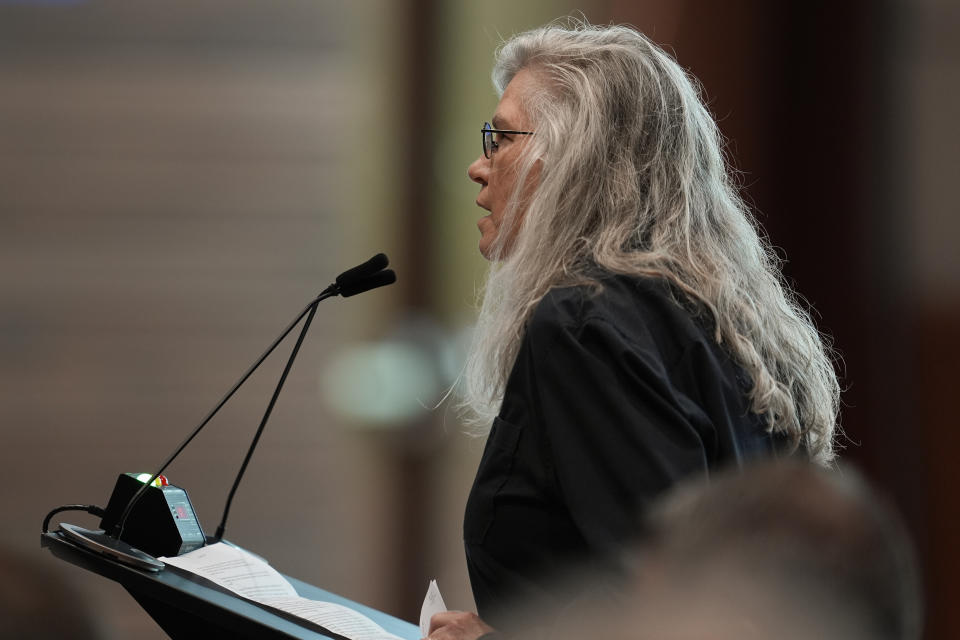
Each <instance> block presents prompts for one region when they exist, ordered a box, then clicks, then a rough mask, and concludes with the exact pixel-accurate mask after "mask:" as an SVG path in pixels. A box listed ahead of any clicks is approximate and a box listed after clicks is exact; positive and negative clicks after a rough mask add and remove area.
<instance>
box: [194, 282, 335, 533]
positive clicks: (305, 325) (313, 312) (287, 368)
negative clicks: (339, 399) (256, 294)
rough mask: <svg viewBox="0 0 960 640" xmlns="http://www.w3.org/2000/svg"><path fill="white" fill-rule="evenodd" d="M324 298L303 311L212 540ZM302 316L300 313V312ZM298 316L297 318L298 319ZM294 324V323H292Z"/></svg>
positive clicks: (222, 526) (220, 529) (221, 526)
mask: <svg viewBox="0 0 960 640" xmlns="http://www.w3.org/2000/svg"><path fill="white" fill-rule="evenodd" d="M329 295H330V296H332V295H336V294H335V293H330V294H329ZM323 299H324V294H321V295H320V296H319V297H318V298H317V299H316V300H314V301H313V302H311V303H310V304H309V305H307V308H306V309H305V310H304V311H309V314H308V315H307V319H306V321H304V323H303V329H301V330H300V335H299V336H298V337H297V343H296V344H295V345H294V346H293V351H291V353H290V357H289V358H287V365H286V366H285V367H284V368H283V373H282V374H281V375H280V381H279V382H277V388H276V389H274V390H273V396H272V397H271V398H270V402H269V404H267V410H266V411H265V412H264V413H263V418H262V419H261V420H260V426H259V427H257V433H256V435H255V436H253V442H251V443H250V448H249V449H247V455H246V456H245V457H244V459H243V464H242V465H240V472H239V473H237V478H236V480H234V481H233V486H232V487H230V495H229V496H227V504H226V506H224V507H223V517H222V518H221V519H220V524H219V525H218V526H217V532H216V533H215V534H214V536H213V540H212V542H214V543H216V542H220V540H221V539H222V538H223V530H224V529H225V528H226V526H227V516H228V515H229V514H230V505H231V504H232V503H233V495H234V494H235V493H236V492H237V487H239V486H240V480H241V479H242V478H243V474H244V472H245V471H246V470H247V465H248V464H249V463H250V458H251V457H252V456H253V450H254V449H256V448H257V443H258V442H259V441H260V435H261V434H262V433H263V428H264V427H265V426H267V420H269V419H270V414H271V413H272V412H273V406H274V405H275V404H276V403H277V398H278V397H279V396H280V391H281V390H282V389H283V383H284V382H286V380H287V374H289V373H290V369H291V367H293V361H294V359H295V358H296V357H297V353H298V352H299V351H300V345H301V344H303V339H304V337H305V336H306V335H307V330H308V329H309V328H310V323H311V322H313V316H314V315H316V313H317V307H318V306H319V305H320V302H321V301H322V300H323ZM301 317H302V314H301ZM299 319H300V318H297V320H299ZM294 324H296V323H294Z"/></svg>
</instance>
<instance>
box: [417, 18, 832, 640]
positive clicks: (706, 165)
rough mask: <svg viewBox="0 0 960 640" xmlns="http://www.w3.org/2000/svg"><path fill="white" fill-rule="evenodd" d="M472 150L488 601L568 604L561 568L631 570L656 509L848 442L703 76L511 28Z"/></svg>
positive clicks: (480, 550)
mask: <svg viewBox="0 0 960 640" xmlns="http://www.w3.org/2000/svg"><path fill="white" fill-rule="evenodd" d="M493 79H494V84H495V86H496V88H497V91H498V93H499V94H500V95H501V99H500V102H499V105H498V106H497V109H496V112H495V114H494V115H493V118H492V120H491V122H490V123H485V124H484V125H483V128H482V131H481V134H482V137H483V153H482V154H481V155H480V156H479V157H478V158H477V159H476V161H474V162H473V164H471V165H470V167H469V170H468V174H469V176H470V179H471V180H473V181H474V182H476V183H477V184H478V185H480V192H479V195H478V196H477V201H476V202H477V205H478V206H479V207H481V208H482V209H485V210H486V212H487V214H486V215H485V216H484V217H483V218H482V219H481V220H480V221H479V223H478V225H477V226H478V227H479V229H480V232H481V238H480V251H481V252H482V253H483V255H484V256H485V257H486V258H487V259H488V260H490V262H491V266H490V272H489V276H488V280H487V283H486V287H485V291H484V298H483V305H482V308H481V311H480V317H479V321H478V325H477V330H476V336H475V342H474V344H473V347H472V350H471V353H470V356H469V360H468V363H467V369H466V373H465V376H464V380H463V383H464V394H465V401H464V406H465V407H466V408H467V410H468V413H469V416H468V417H469V421H470V423H471V424H472V425H473V426H474V427H475V428H476V429H477V430H483V431H487V430H488V431H489V435H488V440H487V444H486V448H485V450H484V453H483V457H482V459H481V462H480V466H479V469H478V471H477V476H476V480H475V482H474V485H473V488H472V490H471V493H470V497H469V500H468V502H467V507H466V518H465V521H464V540H465V545H466V553H467V566H468V569H469V573H470V580H471V585H472V587H473V592H474V596H475V600H476V603H477V608H478V611H479V617H478V616H477V615H475V614H472V613H462V612H446V613H441V614H437V615H436V616H434V618H433V623H432V627H431V633H430V636H429V637H430V639H431V640H441V639H447V638H459V639H462V640H474V639H475V638H478V637H481V636H483V635H485V634H492V633H493V632H494V629H495V628H498V627H500V626H501V624H502V620H503V615H504V612H505V611H506V610H507V609H508V607H509V608H513V607H514V606H515V605H516V604H517V603H521V604H527V605H531V606H537V607H562V606H564V605H565V604H566V603H567V602H566V598H567V597H568V596H567V592H566V591H564V590H561V589H560V588H559V587H558V586H556V585H557V584H558V581H557V576H558V574H559V573H560V572H562V571H563V570H564V569H569V568H570V567H578V568H582V569H586V570H588V571H597V572H606V571H610V570H612V571H614V572H615V571H616V570H617V569H618V562H619V554H620V552H621V551H622V549H623V547H624V545H625V544H627V543H629V541H630V540H631V538H633V537H635V536H636V534H637V523H638V521H639V518H640V516H641V515H642V514H643V513H644V510H645V507H646V506H647V505H648V504H649V503H650V502H651V501H652V500H653V499H654V498H656V496H658V495H659V494H660V493H661V492H663V491H664V490H665V489H667V488H669V487H670V486H671V485H673V484H674V483H676V482H677V481H678V480H680V479H681V478H683V477H686V476H690V475H692V474H701V475H706V474H708V473H710V472H712V471H714V470H716V469H719V468H721V467H729V466H736V465H740V464H742V463H744V462H745V461H748V460H750V459H752V458H756V457H761V456H772V455H791V454H792V455H801V456H805V457H807V458H809V459H811V460H814V461H816V462H819V463H827V462H829V461H830V460H831V459H832V458H833V455H834V451H833V436H834V425H835V422H836V417H837V405H838V393H839V392H838V385H837V379H836V375H835V373H834V370H833V366H832V363H831V360H830V357H829V353H828V349H827V348H826V347H825V345H824V344H823V342H822V340H821V338H820V336H819V334H818V332H817V330H816V329H815V328H814V326H813V325H812V323H811V321H810V319H809V317H808V315H807V313H806V312H805V311H804V310H803V309H802V308H801V307H800V306H799V305H798V304H797V302H796V300H795V298H794V296H793V294H792V293H791V292H790V291H789V290H788V288H787V287H786V285H785V284H784V281H783V278H782V277H781V275H780V272H779V268H778V264H777V260H776V258H775V256H774V254H773V251H772V250H771V248H770V246H769V245H768V244H767V243H766V242H765V241H764V240H763V239H762V238H761V237H760V235H759V234H758V231H757V227H756V225H755V224H754V222H753V220H752V217H751V215H750V214H749V212H748V211H747V208H746V207H745V205H744V203H743V202H742V200H741V199H740V198H739V197H738V195H737V189H736V185H735V184H734V181H733V180H732V179H731V175H730V170H729V169H728V167H727V165H726V163H725V161H724V156H723V152H722V148H721V147H722V141H721V137H720V134H719V132H718V130H717V126H716V124H715V123H714V121H713V119H712V117H711V116H710V114H709V112H708V111H707V109H706V108H705V106H704V104H703V102H702V100H701V98H700V95H699V91H698V87H697V84H696V81H695V80H694V79H692V78H691V77H690V76H688V75H687V74H686V73H685V72H684V71H683V70H682V69H681V68H680V66H679V65H678V64H677V63H676V62H675V61H674V60H673V59H672V58H671V57H670V56H668V55H667V54H666V53H664V52H663V51H662V50H660V49H659V48H657V47H656V46H655V45H654V44H653V43H651V42H650V41H649V40H648V39H647V38H645V37H644V36H643V35H641V34H640V33H637V32H636V31H634V30H632V29H630V28H627V27H621V26H604V27H597V26H591V25H586V24H575V25H573V26H572V27H563V26H557V25H549V26H546V27H543V28H540V29H536V30H533V31H530V32H527V33H523V34H521V35H519V36H516V37H514V38H512V39H511V40H509V41H508V42H507V43H506V44H505V45H504V46H503V47H502V48H501V49H500V50H499V52H498V54H497V58H496V65H495V68H494V71H493Z"/></svg>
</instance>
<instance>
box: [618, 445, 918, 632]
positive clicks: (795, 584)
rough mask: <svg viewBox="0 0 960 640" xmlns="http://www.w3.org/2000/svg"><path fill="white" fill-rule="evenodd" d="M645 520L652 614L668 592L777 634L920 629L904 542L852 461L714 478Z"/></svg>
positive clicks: (644, 589) (640, 587)
mask: <svg viewBox="0 0 960 640" xmlns="http://www.w3.org/2000/svg"><path fill="white" fill-rule="evenodd" d="M648 522H649V526H650V528H649V531H650V537H649V539H648V540H647V543H646V544H645V545H644V547H643V548H642V551H641V552H640V554H639V555H638V564H637V572H636V575H637V576H638V578H639V580H638V584H637V600H638V601H640V602H645V604H644V605H643V607H644V608H646V609H648V613H652V611H653V609H650V608H649V607H650V600H649V599H651V598H652V599H653V600H656V599H657V598H660V599H661V604H664V605H665V606H666V603H665V602H664V601H666V600H671V598H670V597H667V598H664V597H663V596H665V595H666V596H676V598H678V599H676V600H675V602H677V603H682V602H684V601H685V600H686V599H693V600H694V601H696V602H699V603H701V604H702V605H704V606H702V607H699V614H700V615H702V616H703V617H704V618H705V619H706V620H709V621H711V624H721V625H726V626H727V627H735V626H737V625H740V626H744V627H745V628H749V626H750V625H751V624H755V625H756V627H757V628H764V627H766V628H767V629H768V630H769V629H771V626H770V625H782V626H783V629H782V631H783V633H782V634H779V636H780V637H784V636H787V637H827V638H870V639H878V640H880V639H883V640H886V639H889V640H914V639H916V638H919V637H920V628H921V617H922V616H921V609H922V607H921V603H920V601H921V598H920V583H919V577H918V574H917V569H916V563H915V560H914V557H913V551H912V546H911V544H910V542H909V538H908V536H907V534H906V532H905V529H904V527H903V525H902V524H901V522H900V520H899V518H898V517H897V516H896V514H895V512H894V511H893V510H892V509H890V508H889V507H888V506H887V505H886V504H884V503H883V501H881V500H880V499H879V498H878V497H877V496H876V495H875V494H874V492H873V491H871V489H870V488H869V487H868V486H867V484H866V482H865V481H864V480H863V479H862V478H861V477H860V475H859V474H857V473H856V472H855V471H854V470H852V469H849V468H847V469H843V470H841V471H826V470H823V469H818V468H816V467H813V466H810V465H806V464H802V463H800V462H798V461H795V460H784V461H771V462H766V463H762V464H758V465H756V466H754V467H752V468H749V469H746V470H744V471H743V472H742V473H741V472H733V471H731V472H727V473H723V474H719V475H718V476H715V477H713V478H712V479H711V480H710V481H709V482H699V483H690V484H687V485H684V486H682V487H680V488H679V489H677V490H676V491H674V492H672V493H671V494H670V495H669V496H668V497H666V499H664V500H663V501H661V502H660V503H659V504H658V506H657V507H655V508H654V509H653V510H652V511H651V513H650V515H649V519H648ZM677 613H678V614H680V615H681V617H682V616H683V614H682V611H677ZM727 614H729V615H727ZM721 619H722V621H721ZM692 620H693V618H691V619H690V621H692ZM788 631H789V634H788V633H787V632H788ZM798 631H803V632H804V633H798ZM804 634H806V635H804ZM757 637H762V636H757Z"/></svg>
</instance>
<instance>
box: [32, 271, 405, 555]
mask: <svg viewBox="0 0 960 640" xmlns="http://www.w3.org/2000/svg"><path fill="white" fill-rule="evenodd" d="M388 264H389V260H388V259H387V256H386V255H384V254H382V253H378V254H377V255H375V256H374V257H372V258H370V259H369V260H367V261H366V262H364V263H363V264H360V265H358V266H356V267H353V268H352V269H348V270H347V271H344V272H343V273H341V274H340V275H339V276H337V278H336V280H335V281H334V283H333V284H331V285H330V286H328V287H327V288H326V289H324V290H323V291H322V292H321V293H320V294H319V295H318V296H317V297H316V298H314V299H313V300H311V301H310V302H309V303H308V304H307V306H306V307H304V309H303V310H302V311H301V312H300V313H299V314H298V315H297V316H296V318H294V320H293V321H292V322H291V323H290V324H289V325H288V326H287V327H286V328H285V329H284V330H283V332H281V334H280V335H279V336H278V337H277V338H276V339H275V340H274V341H273V342H272V343H271V344H270V346H269V347H267V349H266V350H265V351H264V352H263V353H262V354H261V355H260V357H259V358H257V359H256V361H255V362H254V363H253V364H252V365H251V366H250V368H249V369H247V371H246V372H245V373H244V374H243V375H242V376H240V379H239V380H237V382H236V383H235V384H234V385H233V386H232V387H231V388H230V390H229V391H227V393H226V394H224V396H223V397H222V398H221V399H220V401H219V402H217V404H216V405H215V406H214V407H213V409H212V410H211V411H210V413H208V414H207V415H206V416H205V417H204V418H203V420H202V421H201V422H200V424H199V425H197V427H196V428H194V430H193V431H192V432H191V433H190V434H189V435H188V436H187V437H186V438H185V439H184V440H183V442H181V443H180V444H179V445H178V446H177V447H176V449H174V451H173V453H172V454H171V455H170V456H169V457H168V458H167V459H166V460H165V461H164V462H163V464H161V465H160V468H159V469H157V471H156V473H154V474H153V475H152V476H151V477H150V479H149V480H146V481H145V482H142V484H140V486H139V487H138V488H137V490H136V491H135V492H133V495H132V496H131V497H130V498H129V500H127V501H126V502H125V506H124V508H123V509H122V513H121V511H120V509H119V508H118V507H115V504H114V499H113V498H112V499H111V504H110V505H108V507H107V509H106V514H105V515H104V519H103V521H102V523H101V527H103V529H105V530H106V531H100V532H92V531H89V530H85V529H80V528H79V527H75V526H74V525H61V527H62V528H64V527H65V528H66V529H65V532H66V533H68V534H70V537H71V539H74V541H76V542H79V543H80V544H85V543H86V542H91V544H90V545H89V546H91V547H95V548H96V550H98V551H100V552H103V551H104V546H114V545H112V544H111V543H113V542H116V548H115V549H108V550H107V551H108V552H109V553H110V555H113V556H114V557H115V559H120V560H121V561H129V562H130V563H132V564H136V565H137V566H141V567H142V566H143V562H144V559H143V558H142V556H143V554H142V553H139V552H138V554H139V557H137V558H133V557H127V558H124V557H122V556H124V555H127V556H130V547H129V545H126V544H125V543H123V541H122V540H121V538H122V537H123V534H124V528H125V527H126V524H127V519H128V518H129V517H130V514H131V511H133V509H134V507H135V506H136V505H137V503H138V502H139V501H140V500H141V498H142V497H143V496H144V494H145V493H146V492H147V490H148V489H151V488H152V487H154V481H155V480H157V478H159V477H161V474H162V473H163V472H164V471H165V470H166V468H167V467H168V466H169V465H170V463H172V462H173V461H174V460H175V459H176V457H177V456H178V455H180V453H181V452H182V451H183V450H184V449H185V448H186V447H187V445H188V444H190V442H191V441H193V439H194V438H195V437H196V436H197V435H198V434H199V433H200V431H201V430H202V429H203V428H204V427H205V426H206V425H207V423H209V422H210V420H211V419H212V418H213V417H214V416H215V415H216V414H217V412H219V411H220V409H221V408H222V407H223V406H224V405H225V404H226V403H227V401H228V400H230V398H231V397H233V395H234V394H235V393H236V392H237V390H238V389H239V388H240V387H241V386H242V385H243V383H245V382H246V381H247V379H249V378H250V376H251V375H252V374H253V372H254V371H256V370H257V368H258V367H259V366H260V365H261V364H262V363H263V361H264V360H266V359H267V357H268V356H269V355H270V354H271V353H273V351H274V349H276V348H277V346H278V345H279V344H280V343H281V342H283V340H284V338H286V337H287V335H289V334H290V332H291V331H293V329H294V327H296V326H297V324H299V323H300V321H301V320H303V318H304V316H306V321H305V322H304V323H303V328H302V329H301V330H300V335H299V336H298V337H297V341H296V344H295V345H294V347H293V349H292V351H291V353H290V356H289V358H288V359H287V364H286V366H285V367H284V369H283V373H282V374H281V376H280V380H279V382H278V383H277V386H276V388H275V389H274V392H273V395H272V396H271V398H270V402H269V403H268V405H267V408H266V411H265V412H264V415H263V417H262V418H261V420H260V425H259V426H258V428H257V432H256V434H255V435H254V437H253V441H252V442H251V444H250V448H249V449H248V450H247V454H246V456H245V457H244V460H243V463H242V465H241V466H240V471H239V472H238V473H237V477H236V479H235V480H234V482H233V486H232V487H231V489H230V494H229V496H228V497H227V502H226V505H225V507H224V510H223V517H222V518H221V520H220V524H219V526H218V527H217V530H216V534H215V535H214V537H213V541H214V542H216V541H219V540H220V539H221V538H222V537H223V532H224V530H225V528H226V522H227V516H228V515H229V512H230V505H231V503H232V502H233V497H234V495H235V494H236V491H237V487H238V486H239V485H240V480H241V479H242V478H243V474H244V472H245V471H246V469H247V465H248V464H249V462H250V458H251V457H252V456H253V451H254V450H255V449H256V446H257V443H258V442H259V440H260V436H261V435H262V433H263V430H264V427H266V424H267V421H268V420H269V418H270V414H271V413H272V411H273V408H274V405H275V404H276V402H277V398H278V397H279V395H280V392H281V390H282V389H283V385H284V382H286V379H287V375H288V374H289V373H290V369H291V368H292V366H293V361H294V360H295V359H296V357H297V354H298V353H299V351H300V346H301V345H302V344H303V340H304V338H305V337H306V334H307V330H308V329H309V328H310V324H311V322H312V321H313V318H314V315H315V314H316V312H317V307H318V306H319V304H320V303H321V302H322V301H323V300H326V299H327V298H331V297H334V296H337V295H339V296H342V297H345V298H347V297H350V296H354V295H357V294H359V293H363V292H365V291H369V290H371V289H376V288H378V287H382V286H385V285H388V284H392V283H394V282H396V280H397V276H396V274H395V273H394V272H393V270H391V269H387V268H386V267H387V265H388ZM143 475H146V474H143ZM122 478H123V476H121V479H122ZM118 488H119V483H118ZM114 493H115V495H116V494H117V490H116V489H115V491H114ZM128 495H129V494H128ZM184 498H185V494H184ZM187 502H188V499H187ZM120 504H124V502H123V501H120ZM73 506H76V505H73ZM90 506H92V505H90ZM67 509H68V508H66V507H62V508H58V509H55V510H54V511H53V512H51V513H50V514H49V515H48V516H47V519H46V520H45V521H44V527H43V530H44V532H46V530H47V524H48V522H49V519H50V517H51V516H52V515H53V514H54V513H56V512H58V511H63V510H67ZM88 510H89V509H88ZM101 511H102V510H101ZM91 512H92V511H91ZM111 512H112V513H111ZM197 526H198V527H199V525H197ZM85 534H93V535H85ZM88 538H89V540H88ZM121 549H123V550H121ZM133 551H134V552H136V549H134V550H133ZM168 555H171V554H168ZM172 555H176V554H172ZM148 558H149V556H148ZM160 566H162V565H160ZM144 568H151V569H152V570H156V568H152V567H144Z"/></svg>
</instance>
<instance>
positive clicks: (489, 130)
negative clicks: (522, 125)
mask: <svg viewBox="0 0 960 640" xmlns="http://www.w3.org/2000/svg"><path fill="white" fill-rule="evenodd" d="M480 133H482V134H483V157H484V158H486V159H487V160H489V159H490V156H492V155H493V154H494V153H495V152H496V151H497V149H498V148H499V147H500V143H499V142H497V141H496V140H494V139H493V134H495V133H509V134H513V135H515V136H532V135H533V131H510V130H509V129H494V128H493V127H491V126H490V123H489V122H484V123H483V128H482V129H480Z"/></svg>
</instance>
